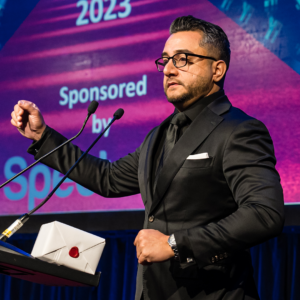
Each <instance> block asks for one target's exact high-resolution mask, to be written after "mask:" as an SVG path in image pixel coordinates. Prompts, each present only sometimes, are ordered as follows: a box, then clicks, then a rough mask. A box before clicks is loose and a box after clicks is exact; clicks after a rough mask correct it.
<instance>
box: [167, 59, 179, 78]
mask: <svg viewBox="0 0 300 300" xmlns="http://www.w3.org/2000/svg"><path fill="white" fill-rule="evenodd" d="M163 72H164V74H165V75H166V76H170V75H176V74H177V73H178V69H177V68H176V67H175V66H174V63H173V60H172V59H169V61H168V62H167V64H166V65H165V67H164V70H163Z"/></svg>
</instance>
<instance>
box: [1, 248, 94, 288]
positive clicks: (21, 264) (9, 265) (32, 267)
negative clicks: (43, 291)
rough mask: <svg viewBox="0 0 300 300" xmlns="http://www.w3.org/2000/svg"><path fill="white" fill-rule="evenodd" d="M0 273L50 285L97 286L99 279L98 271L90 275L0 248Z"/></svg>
mask: <svg viewBox="0 0 300 300" xmlns="http://www.w3.org/2000/svg"><path fill="white" fill-rule="evenodd" d="M0 273H2V274H5V275H9V276H11V277H15V278H19V279H23V280H26V281H31V282H35V283H39V284H44V285H50V286H74V287H75V286H77V287H80V286H81V287H84V286H85V287H97V286H98V284H99V280H100V273H96V274H95V275H91V274H87V273H84V272H80V271H77V270H73V269H70V268H67V267H64V266H57V265H55V264H50V263H47V262H45V261H42V260H39V259H36V258H31V257H28V256H23V255H20V254H14V253H10V252H6V251H3V250H2V249H1V250H0Z"/></svg>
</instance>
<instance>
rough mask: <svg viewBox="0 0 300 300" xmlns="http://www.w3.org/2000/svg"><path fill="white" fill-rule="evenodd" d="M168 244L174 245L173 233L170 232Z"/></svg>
mask: <svg viewBox="0 0 300 300" xmlns="http://www.w3.org/2000/svg"><path fill="white" fill-rule="evenodd" d="M169 244H170V245H171V246H174V245H176V242H175V237H174V234H171V235H170V237H169Z"/></svg>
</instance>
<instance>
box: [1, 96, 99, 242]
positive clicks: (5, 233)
mask: <svg viewBox="0 0 300 300" xmlns="http://www.w3.org/2000/svg"><path fill="white" fill-rule="evenodd" d="M97 107H98V102H97V101H95V100H94V101H92V102H91V103H90V105H89V107H88V115H87V116H86V118H85V120H84V123H83V125H82V127H81V129H80V131H79V132H78V133H77V134H76V135H75V136H74V137H72V138H70V139H69V140H67V141H66V142H64V143H63V144H61V145H59V146H58V147H56V148H55V149H53V150H51V151H50V152H48V153H46V154H45V155H44V156H42V157H41V158H39V159H38V160H36V161H35V162H34V163H32V164H31V165H30V166H28V167H27V168H25V169H24V170H22V171H21V172H20V173H18V174H16V175H15V176H13V177H12V178H10V179H9V180H7V181H6V182H4V183H3V184H1V185H0V189H1V188H3V187H4V186H5V185H7V184H8V183H10V182H11V181H13V180H14V179H15V178H17V177H18V176H20V175H22V174H23V173H24V172H26V171H27V170H29V169H30V168H32V167H33V166H35V165H36V164H37V163H38V162H40V161H41V160H43V159H44V158H46V157H48V156H49V155H51V154H52V153H54V152H55V151H57V150H58V149H60V148H61V147H63V146H65V145H66V144H68V143H70V142H71V141H73V140H74V139H76V138H77V137H78V136H79V135H80V134H81V133H82V131H83V129H84V127H85V125H86V123H87V121H88V119H89V117H90V116H91V114H93V113H94V112H95V111H96V109H97ZM29 215H30V213H26V214H24V215H22V216H21V217H20V218H18V219H17V220H16V221H15V222H14V223H13V224H11V225H10V226H9V227H8V228H7V229H6V230H4V231H3V232H2V234H1V235H0V241H4V242H5V241H6V240H7V238H9V237H11V236H12V235H13V234H14V233H15V232H16V231H18V230H19V229H20V228H21V227H22V226H23V225H24V223H25V222H26V221H27V220H28V219H29Z"/></svg>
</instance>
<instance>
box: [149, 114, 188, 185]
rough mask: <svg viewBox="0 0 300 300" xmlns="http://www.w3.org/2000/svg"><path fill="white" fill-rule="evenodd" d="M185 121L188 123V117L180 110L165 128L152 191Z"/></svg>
mask: <svg viewBox="0 0 300 300" xmlns="http://www.w3.org/2000/svg"><path fill="white" fill-rule="evenodd" d="M187 123H188V118H187V117H186V115H185V114H184V113H182V112H181V113H178V114H176V115H175V116H174V117H173V118H172V120H171V122H170V125H169V128H168V130H167V135H166V140H165V144H164V149H163V153H162V156H161V158H160V162H159V165H158V168H157V171H156V175H155V180H154V184H153V191H155V189H156V185H157V179H158V177H159V173H160V172H161V169H162V167H163V165H164V162H165V161H166V159H167V157H168V155H169V153H170V151H171V150H172V149H173V147H174V145H175V144H176V142H177V141H178V138H179V134H180V130H181V128H182V127H184V126H185V125H186V124H187Z"/></svg>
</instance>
